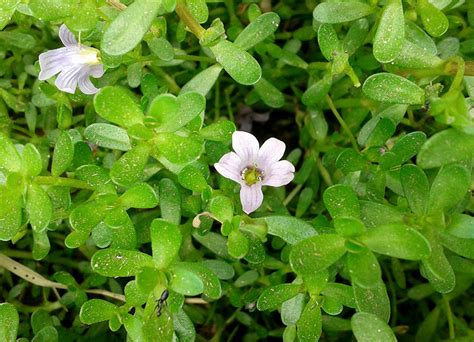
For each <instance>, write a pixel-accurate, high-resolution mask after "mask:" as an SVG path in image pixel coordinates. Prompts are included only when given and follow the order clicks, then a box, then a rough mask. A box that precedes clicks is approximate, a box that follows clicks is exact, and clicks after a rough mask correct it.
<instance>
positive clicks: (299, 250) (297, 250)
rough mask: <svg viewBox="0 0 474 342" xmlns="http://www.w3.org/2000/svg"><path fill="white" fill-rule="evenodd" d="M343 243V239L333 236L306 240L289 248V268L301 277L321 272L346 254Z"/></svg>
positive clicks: (314, 237)
mask: <svg viewBox="0 0 474 342" xmlns="http://www.w3.org/2000/svg"><path fill="white" fill-rule="evenodd" d="M344 242H345V239H343V238H342V237H340V236H339V235H335V234H324V235H317V236H313V237H310V238H307V239H306V240H303V241H301V242H299V243H297V244H295V245H294V246H293V247H292V248H291V252H290V265H291V268H292V269H293V270H294V271H295V272H296V273H298V274H300V275H303V276H304V275H312V274H315V273H317V272H319V271H322V270H324V269H326V268H328V267H329V266H331V265H332V264H334V263H335V262H336V261H337V260H339V259H340V258H341V257H342V256H343V255H344V254H345V253H346V248H345V246H344Z"/></svg>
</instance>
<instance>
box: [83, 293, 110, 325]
mask: <svg viewBox="0 0 474 342" xmlns="http://www.w3.org/2000/svg"><path fill="white" fill-rule="evenodd" d="M117 309H118V307H117V306H116V305H114V304H112V303H110V302H107V301H105V300H102V299H91V300H88V301H87V302H85V303H84V304H83V305H82V307H81V311H80V313H79V318H80V320H81V322H82V323H84V324H95V323H99V322H103V321H108V320H110V319H111V318H112V316H114V315H115V313H116V312H117Z"/></svg>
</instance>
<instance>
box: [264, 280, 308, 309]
mask: <svg viewBox="0 0 474 342" xmlns="http://www.w3.org/2000/svg"><path fill="white" fill-rule="evenodd" d="M300 291H301V285H299V284H280V285H275V286H270V287H267V288H266V289H265V290H263V292H262V294H261V295H260V297H258V301H257V309H258V310H260V311H265V310H270V311H274V310H276V309H277V308H278V306H279V305H281V304H282V303H283V302H285V301H287V300H289V299H291V298H293V297H295V296H296V295H297V294H298V293H299V292H300Z"/></svg>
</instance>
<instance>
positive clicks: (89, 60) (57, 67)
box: [38, 24, 104, 94]
mask: <svg viewBox="0 0 474 342" xmlns="http://www.w3.org/2000/svg"><path fill="white" fill-rule="evenodd" d="M59 38H60V39H61V41H62V42H63V44H64V47H62V48H59V49H56V50H51V51H47V52H43V53H42V54H41V55H40V56H39V64H40V68H41V71H40V73H39V76H38V79H39V80H41V81H44V80H47V79H48V78H51V77H53V76H54V75H56V74H57V73H59V76H58V77H57V78H56V82H54V84H56V87H58V88H59V89H60V90H62V91H65V92H67V93H71V94H74V93H75V91H76V88H77V86H78V85H79V89H80V90H81V91H82V92H83V93H84V94H95V93H97V92H98V91H99V89H97V88H96V87H95V86H94V85H93V84H92V82H91V81H90V79H89V76H93V77H95V78H99V77H101V76H102V75H103V74H104V66H103V65H102V63H101V62H100V59H99V50H97V49H94V48H92V47H89V46H85V45H82V44H79V43H78V42H77V41H76V38H74V35H73V34H72V32H71V31H69V29H68V28H67V27H66V25H64V24H63V25H61V27H60V28H59Z"/></svg>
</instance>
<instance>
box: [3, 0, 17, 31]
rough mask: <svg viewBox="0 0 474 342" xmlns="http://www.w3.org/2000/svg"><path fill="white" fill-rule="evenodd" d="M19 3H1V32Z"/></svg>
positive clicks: (13, 0)
mask: <svg viewBox="0 0 474 342" xmlns="http://www.w3.org/2000/svg"><path fill="white" fill-rule="evenodd" d="M19 3H20V1H19V0H5V1H3V2H2V5H1V6H0V30H3V28H4V27H5V26H6V25H7V24H8V22H9V21H10V19H11V17H12V16H13V13H15V9H16V7H17V6H18V4H19Z"/></svg>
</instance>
